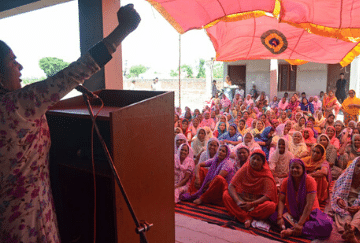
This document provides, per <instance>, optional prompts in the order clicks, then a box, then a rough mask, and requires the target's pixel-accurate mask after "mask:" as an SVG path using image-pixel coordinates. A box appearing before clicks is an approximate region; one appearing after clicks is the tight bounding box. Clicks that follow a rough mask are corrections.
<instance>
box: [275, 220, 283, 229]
mask: <svg viewBox="0 0 360 243" xmlns="http://www.w3.org/2000/svg"><path fill="white" fill-rule="evenodd" d="M277 225H279V227H280V228H281V229H285V221H284V219H283V218H281V219H278V220H277Z"/></svg>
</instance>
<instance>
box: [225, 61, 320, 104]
mask: <svg viewBox="0 0 360 243" xmlns="http://www.w3.org/2000/svg"><path fill="white" fill-rule="evenodd" d="M283 63H284V64H286V63H287V62H286V61H285V60H279V64H283ZM228 65H246V93H249V92H250V90H251V89H252V85H253V84H255V85H256V87H257V89H258V91H265V93H266V94H267V95H269V93H270V60H241V61H236V62H230V63H225V65H224V74H225V75H227V66H228ZM326 85H327V64H321V63H313V62H309V63H306V64H303V65H299V66H298V67H297V80H296V91H297V92H305V93H306V95H307V97H309V96H314V95H317V96H318V95H319V93H320V91H324V92H326ZM284 93H285V92H278V95H277V96H278V97H282V96H283V95H284ZM292 93H293V92H291V91H290V92H289V94H290V95H291V94H292ZM269 98H270V99H272V97H269Z"/></svg>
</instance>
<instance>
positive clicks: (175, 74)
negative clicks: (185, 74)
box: [170, 69, 179, 77]
mask: <svg viewBox="0 0 360 243" xmlns="http://www.w3.org/2000/svg"><path fill="white" fill-rule="evenodd" d="M170 76H171V77H178V76H179V69H177V70H176V71H175V70H170Z"/></svg>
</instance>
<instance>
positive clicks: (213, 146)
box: [198, 137, 220, 164]
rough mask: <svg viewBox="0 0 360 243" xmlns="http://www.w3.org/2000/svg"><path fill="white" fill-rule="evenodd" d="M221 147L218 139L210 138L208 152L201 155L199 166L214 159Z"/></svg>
mask: <svg viewBox="0 0 360 243" xmlns="http://www.w3.org/2000/svg"><path fill="white" fill-rule="evenodd" d="M219 146H220V142H219V140H218V139H217V138H215V137H213V138H210V139H209V140H208V142H207V146H206V150H205V151H204V152H202V153H201V155H200V159H199V162H198V164H200V163H202V162H205V161H207V160H209V159H212V158H214V156H215V155H216V153H217V151H218V149H219Z"/></svg>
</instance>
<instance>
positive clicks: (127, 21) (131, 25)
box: [117, 4, 141, 32]
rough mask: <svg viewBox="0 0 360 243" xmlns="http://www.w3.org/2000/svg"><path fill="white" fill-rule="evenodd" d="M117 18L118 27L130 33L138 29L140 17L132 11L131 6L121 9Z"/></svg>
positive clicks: (132, 6)
mask: <svg viewBox="0 0 360 243" xmlns="http://www.w3.org/2000/svg"><path fill="white" fill-rule="evenodd" d="M117 17H118V21H119V25H120V26H122V27H123V28H125V29H126V30H127V31H130V32H131V31H133V30H135V29H136V28H137V27H138V25H139V23H140V20H141V18H140V15H139V14H138V13H137V12H136V10H135V9H134V5H133V4H128V5H126V6H124V7H121V8H120V9H119V11H118V12H117Z"/></svg>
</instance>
